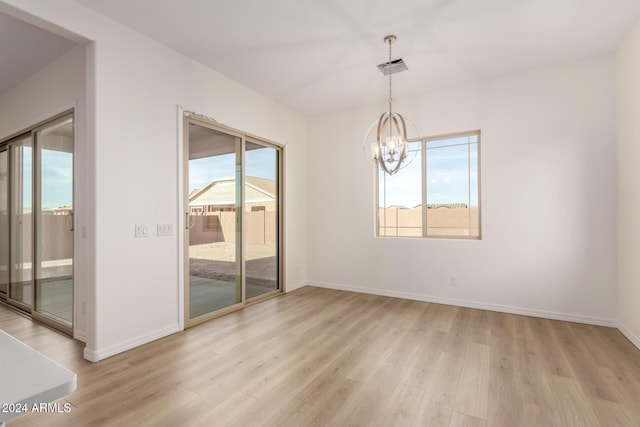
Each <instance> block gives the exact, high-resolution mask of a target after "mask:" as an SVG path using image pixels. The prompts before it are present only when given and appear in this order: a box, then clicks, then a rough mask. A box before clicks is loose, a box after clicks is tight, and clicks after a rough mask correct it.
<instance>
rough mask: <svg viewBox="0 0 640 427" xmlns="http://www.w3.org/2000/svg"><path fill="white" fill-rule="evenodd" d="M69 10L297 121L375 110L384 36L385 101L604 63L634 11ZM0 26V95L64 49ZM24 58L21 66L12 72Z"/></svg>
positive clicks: (92, 3)
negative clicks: (89, 14) (177, 55)
mask: <svg viewBox="0 0 640 427" xmlns="http://www.w3.org/2000/svg"><path fill="white" fill-rule="evenodd" d="M76 1H77V2H78V3H81V4H83V5H85V6H87V7H89V8H92V9H94V10H96V11H98V12H100V13H102V14H104V15H107V16H109V17H111V18H113V19H115V20H117V21H120V22H122V23H123V24H125V25H127V26H130V27H132V28H134V29H136V30H137V31H139V32H141V33H144V34H147V35H148V36H150V37H152V38H154V39H156V40H158V41H160V42H162V43H164V44H165V45H168V46H170V47H172V48H174V49H176V50H178V51H180V52H182V53H184V54H185V55H187V56H190V57H192V58H194V59H196V60H198V61H200V62H201V63H203V64H205V65H207V66H209V67H211V68H213V69H215V70H217V71H219V72H221V73H223V74H225V75H227V76H229V77H230V78H232V79H234V80H236V81H238V82H240V83H242V84H244V85H246V86H248V87H250V88H252V89H254V90H256V91H258V92H260V93H262V94H264V95H266V96H268V97H269V98H271V99H273V100H275V101H277V102H279V103H281V104H283V105H286V106H288V107H290V108H291V109H293V110H296V111H299V112H300V113H302V114H305V115H307V116H311V115H315V114H322V113H324V112H328V111H333V110H336V109H342V108H347V107H352V106H356V105H361V104H364V103H368V102H376V103H378V104H379V105H380V107H381V108H383V107H384V104H385V101H386V98H387V96H386V91H387V88H386V80H385V78H384V77H383V76H382V74H381V73H380V72H379V71H378V70H377V68H376V65H377V64H379V63H381V62H384V61H386V59H387V47H386V45H384V43H383V42H382V38H383V36H384V35H386V34H389V33H393V34H396V35H397V36H398V42H397V43H396V44H395V45H394V55H393V56H394V58H397V57H402V58H404V60H405V62H406V63H407V65H408V67H409V71H406V72H403V73H401V74H397V75H395V76H394V80H393V84H394V98H395V99H396V100H397V99H398V98H399V97H402V96H408V95H409V94H411V93H416V92H423V91H427V90H433V89H437V88H442V87H448V86H455V85H461V84H465V83H468V82H472V81H477V80H480V79H486V78H490V77H493V76H497V75H502V74H507V73H510V72H513V71H517V70H523V69H527V68H533V67H539V66H544V65H547V64H553V63H558V62H563V61H569V60H573V59H578V58H583V57H588V56H592V55H597V54H601V53H606V52H611V51H612V50H613V49H614V48H615V47H616V45H617V44H618V43H619V42H620V40H621V39H622V37H623V36H624V34H625V33H626V32H627V31H628V30H629V29H630V27H631V26H632V25H633V24H634V23H635V22H637V21H638V20H639V19H640V1H639V0H393V1H387V2H381V1H379V0H272V1H264V0H233V1H232V0H209V1H204V0H109V1H104V0H76ZM0 19H3V20H1V21H0V93H2V92H3V90H2V88H3V86H2V85H3V84H4V85H6V83H5V82H10V81H11V80H12V79H13V80H15V79H16V78H17V77H12V76H25V75H27V74H29V73H30V71H29V68H28V66H30V67H31V68H33V66H34V64H35V60H39V61H40V62H41V63H42V64H43V65H44V64H45V63H47V62H48V61H50V59H52V58H54V57H56V56H57V55H59V54H60V52H62V51H64V50H65V49H68V45H66V44H65V43H69V42H67V41H66V40H64V39H61V38H59V37H57V36H53V35H52V34H50V33H46V32H43V31H42V30H35V31H33V30H32V31H26V30H25V28H21V27H20V25H18V23H20V21H17V23H16V22H15V21H16V20H9V21H7V18H6V16H5V15H0ZM7 22H8V23H7ZM21 25H23V26H25V25H27V24H21ZM32 28H33V27H32ZM40 33H45V34H44V37H43V34H40ZM18 39H19V40H21V43H20V44H19V46H20V49H15V48H13V49H12V40H18ZM25 56H26V57H28V58H27V60H26V62H25V64H26V65H23V66H18V65H14V64H18V63H20V61H19V60H18V59H20V58H21V57H25ZM5 58H11V60H10V61H7V60H6V59H5ZM6 64H11V66H9V65H6Z"/></svg>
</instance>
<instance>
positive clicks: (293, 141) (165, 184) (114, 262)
mask: <svg viewBox="0 0 640 427" xmlns="http://www.w3.org/2000/svg"><path fill="white" fill-rule="evenodd" d="M2 3H4V4H5V9H6V8H7V6H6V5H9V6H10V7H8V8H9V9H14V10H15V9H17V10H18V11H21V12H26V13H27V14H29V15H34V16H36V17H37V18H39V19H42V20H45V21H48V22H50V23H53V24H55V25H57V26H59V27H62V29H64V30H68V31H70V32H73V33H75V34H79V35H81V36H82V37H86V38H87V39H89V40H93V41H95V43H94V44H93V45H92V46H91V48H90V51H89V55H90V56H91V57H92V58H93V61H91V62H90V63H89V64H88V67H87V81H88V85H87V99H88V108H87V111H88V115H89V125H88V128H89V132H88V134H89V139H90V140H91V141H93V145H94V147H95V168H94V170H93V171H91V172H90V173H93V177H94V178H95V197H96V200H95V210H96V215H95V229H90V230H89V233H95V242H96V245H95V250H96V254H95V266H96V269H95V285H94V286H92V287H91V288H90V289H88V291H87V306H88V315H87V347H86V349H85V357H87V358H89V359H90V360H99V359H101V358H104V357H108V356H109V355H111V354H115V353H117V352H120V351H123V350H126V349H128V348H131V347H133V346H136V345H139V344H142V343H144V342H147V341H149V340H152V339H155V338H158V337H160V336H163V335H166V334H169V333H172V332H174V331H177V330H178V329H179V327H180V322H181V316H180V313H181V306H180V298H181V295H182V288H181V284H182V283H181V281H182V276H181V275H180V274H179V263H180V262H182V254H180V253H179V247H180V242H181V241H182V214H181V213H180V212H179V209H178V201H179V192H180V182H181V177H180V176H179V172H180V162H179V157H180V154H179V153H180V152H181V151H180V148H179V146H178V118H177V107H178V105H180V106H183V107H184V108H186V109H188V110H191V111H195V112H197V113H200V114H204V115H207V116H210V117H213V118H214V119H216V120H217V121H218V122H220V123H222V124H225V125H228V126H232V127H235V128H238V129H241V130H243V131H246V132H250V133H253V134H255V135H258V136H261V137H264V138H268V139H271V140H274V141H276V142H279V143H282V144H286V148H285V150H286V153H285V156H286V158H285V169H286V174H287V187H286V191H285V193H286V194H285V197H286V212H285V215H286V230H285V231H286V242H285V243H286V251H287V254H286V260H285V262H286V272H285V273H286V280H287V285H288V287H289V288H292V287H295V286H297V285H298V286H299V285H300V284H302V283H303V282H304V279H305V278H306V275H307V272H306V228H307V226H306V218H305V214H306V181H305V179H304V178H305V174H304V169H305V161H306V149H305V145H306V122H305V120H304V119H303V118H302V117H301V116H300V115H298V114H296V113H294V112H291V111H289V110H287V109H285V108H283V107H281V106H279V105H277V104H275V103H274V102H272V101H270V100H268V99H266V98H265V97H264V96H262V95H260V94H258V93H255V92H253V91H251V90H249V89H247V88H245V87H243V86H241V85H239V84H237V83H235V82H233V81H232V80H231V79H229V78H227V77H224V76H222V75H220V74H219V73H217V72H215V71H212V70H210V69H208V68H206V67H204V66H202V65H201V64H199V63H197V62H195V61H193V60H190V59H188V58H186V57H184V56H183V55H181V54H179V53H177V52H175V51H173V50H171V49H169V48H166V47H164V46H162V45H160V44H158V43H156V42H154V41H152V40H150V39H149V38H147V37H145V36H142V35H140V34H138V33H135V32H133V31H131V30H129V29H127V28H125V27H122V26H120V25H119V24H117V23H115V22H113V21H111V20H109V19H107V18H105V17H102V16H100V15H98V14H96V13H94V12H92V11H90V10H88V9H86V8H84V7H82V6H80V5H78V4H77V3H74V2H71V1H61V2H56V4H55V5H51V4H49V3H48V2H38V1H18V0H5V1H3V2H2ZM61 3H64V4H61ZM1 5H2V4H1V3H0V6H1ZM14 13H15V11H14ZM94 70H95V71H94ZM158 223H162V224H164V223H166V224H173V225H174V230H175V231H176V232H175V234H174V236H172V237H156V236H154V235H153V233H151V234H152V235H151V237H149V238H147V239H135V238H134V225H135V224H145V225H147V226H148V227H149V229H150V230H151V231H152V230H154V229H155V226H156V224H158Z"/></svg>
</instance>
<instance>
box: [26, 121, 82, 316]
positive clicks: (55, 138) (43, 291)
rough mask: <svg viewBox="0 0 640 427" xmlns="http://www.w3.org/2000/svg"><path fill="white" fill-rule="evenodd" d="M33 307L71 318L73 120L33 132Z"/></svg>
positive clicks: (45, 312)
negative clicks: (34, 189) (34, 160)
mask: <svg viewBox="0 0 640 427" xmlns="http://www.w3.org/2000/svg"><path fill="white" fill-rule="evenodd" d="M35 139H36V144H35V146H36V156H35V158H36V165H37V167H36V183H37V185H36V187H35V188H36V211H35V212H36V239H35V243H36V244H35V248H36V256H35V259H36V264H35V265H36V269H35V282H36V293H35V310H36V312H38V313H39V314H40V315H43V316H46V317H48V318H50V319H52V320H54V321H56V322H59V323H62V324H64V325H67V326H69V327H70V326H71V324H72V321H73V315H72V314H73V310H72V308H73V119H72V118H71V117H67V118H63V119H61V120H60V121H57V122H54V123H51V124H47V125H46V126H45V127H43V128H41V129H39V130H38V131H37V132H36V133H35Z"/></svg>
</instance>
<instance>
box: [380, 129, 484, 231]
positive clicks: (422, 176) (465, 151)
mask: <svg viewBox="0 0 640 427" xmlns="http://www.w3.org/2000/svg"><path fill="white" fill-rule="evenodd" d="M407 159H408V160H411V162H410V163H408V164H407V165H406V166H404V167H403V168H402V169H401V170H400V171H398V172H397V173H396V174H394V175H387V174H386V173H384V172H383V171H382V170H380V169H378V171H377V173H378V202H377V206H378V209H377V216H378V218H377V224H378V227H377V235H378V236H384V237H386V236H394V237H454V238H471V239H479V238H480V173H479V167H480V160H479V159H480V131H474V132H465V133H460V134H455V135H445V136H438V137H426V138H422V139H420V140H418V141H412V142H410V143H409V145H408V156H407Z"/></svg>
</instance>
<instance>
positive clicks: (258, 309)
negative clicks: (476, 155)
mask: <svg viewBox="0 0 640 427" xmlns="http://www.w3.org/2000/svg"><path fill="white" fill-rule="evenodd" d="M0 328H1V329H3V330H5V331H7V332H8V333H10V334H12V335H15V336H16V337H18V338H19V339H21V340H23V341H24V342H26V343H27V344H29V345H31V346H32V347H34V348H36V349H38V350H40V351H41V352H43V353H45V354H47V355H48V356H50V357H51V358H53V359H55V360H57V361H59V362H60V363H62V364H63V365H65V366H67V367H68V368H70V369H72V370H74V371H76V372H77V373H78V389H77V390H76V391H75V392H74V393H73V394H71V395H69V396H68V397H67V398H66V400H65V401H68V402H70V403H71V404H72V405H73V407H72V411H71V412H70V413H68V414H29V415H26V416H23V417H21V418H18V419H16V420H14V421H12V422H10V423H9V427H13V426H50V425H56V426H57V425H72V426H98V425H100V426H102V425H118V426H145V425H154V426H155V425H158V426H165V425H166V426H186V425H203V426H225V425H231V426H242V427H245V426H260V425H268V426H292V427H297V426H306V425H317V426H342V425H344V426H428V425H434V426H510V427H511V426H529V425H531V426H597V425H602V426H640V350H638V349H636V348H635V347H634V346H633V345H632V344H631V343H630V342H629V341H627V340H626V339H625V338H624V336H622V334H621V333H620V332H619V331H617V330H616V329H612V328H603V327H596V326H589V325H581V324H576V323H568V322H560V321H551V320H544V319H537V318H532V317H524V316H515V315H509V314H501V313H494V312H489V311H482V310H473V309H466V308H459V307H452V306H446V305H439V304H428V303H422V302H416V301H408V300H402V299H394V298H385V297H378V296H372V295H363V294H356V293H349V292H341V291H333V290H325V289H318V288H312V287H307V288H302V289H299V290H297V291H295V292H292V293H290V294H287V295H284V296H281V297H278V298H275V299H271V300H268V301H265V302H263V303H260V304H257V305H254V306H251V307H248V308H246V309H245V310H243V311H240V312H236V313H232V314H230V315H227V316H224V317H221V318H218V319H214V320H213V321H210V322H208V323H205V324H202V325H199V326H197V327H194V328H192V329H189V330H187V331H185V332H182V333H178V334H174V335H172V336H170V337H167V338H164V339H161V340H158V341H155V342H153V343H151V344H148V345H146V346H143V347H140V348H137V349H134V350H131V351H128V352H126V353H124V354H120V355H117V356H114V357H112V358H109V359H106V360H104V361H101V362H99V363H89V362H86V361H84V360H83V359H82V356H81V354H82V348H83V345H82V344H81V343H78V342H75V341H72V340H70V339H67V338H65V337H63V336H61V335H59V334H57V333H55V332H52V331H50V330H48V329H46V328H44V327H42V326H39V325H36V324H34V323H32V322H30V321H29V320H27V319H24V318H22V317H20V316H18V315H16V314H14V313H12V312H9V311H7V310H6V309H4V308H0ZM0 384H1V367H0Z"/></svg>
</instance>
